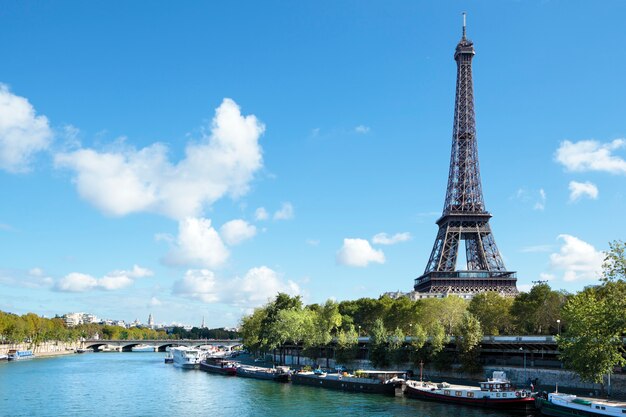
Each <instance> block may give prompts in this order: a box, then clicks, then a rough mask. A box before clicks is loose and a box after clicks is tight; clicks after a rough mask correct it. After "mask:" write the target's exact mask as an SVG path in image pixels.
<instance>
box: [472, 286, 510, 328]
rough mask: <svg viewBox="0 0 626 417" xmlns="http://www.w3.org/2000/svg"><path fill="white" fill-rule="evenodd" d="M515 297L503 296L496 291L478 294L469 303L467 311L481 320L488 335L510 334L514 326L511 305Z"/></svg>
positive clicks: (482, 326) (481, 324)
mask: <svg viewBox="0 0 626 417" xmlns="http://www.w3.org/2000/svg"><path fill="white" fill-rule="evenodd" d="M512 305H513V298H510V297H503V296H501V295H500V294H498V293H496V292H494V291H485V292H482V293H480V294H476V295H475V296H474V298H472V300H471V301H470V303H469V306H468V307H467V311H469V312H470V313H472V315H473V316H474V317H476V319H477V320H478V321H479V322H480V326H481V328H482V331H483V333H484V334H486V335H490V336H497V335H499V334H508V333H509V332H510V331H511V330H512V327H513V318H512V317H511V306H512Z"/></svg>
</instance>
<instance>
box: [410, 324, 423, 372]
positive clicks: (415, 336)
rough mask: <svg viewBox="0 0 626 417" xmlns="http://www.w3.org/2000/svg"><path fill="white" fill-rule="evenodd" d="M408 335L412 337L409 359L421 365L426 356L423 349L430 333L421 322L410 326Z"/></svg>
mask: <svg viewBox="0 0 626 417" xmlns="http://www.w3.org/2000/svg"><path fill="white" fill-rule="evenodd" d="M407 336H409V337H410V342H409V346H408V349H409V361H411V363H413V364H414V365H415V366H417V365H419V363H420V362H421V361H423V360H424V359H426V358H425V355H424V352H423V349H424V345H425V344H426V341H427V340H428V335H427V334H426V331H425V330H424V328H423V327H422V326H420V325H419V324H415V325H413V326H410V328H409V333H408V334H407Z"/></svg>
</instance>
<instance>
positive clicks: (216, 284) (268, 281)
mask: <svg viewBox="0 0 626 417" xmlns="http://www.w3.org/2000/svg"><path fill="white" fill-rule="evenodd" d="M278 292H284V293H287V294H290V295H297V294H299V293H300V287H299V286H298V284H296V283H295V282H293V281H291V280H287V281H284V280H282V279H281V278H280V277H279V275H278V274H277V273H276V272H275V271H274V270H272V269H270V268H268V267H266V266H261V267H256V268H251V269H250V270H248V271H247V272H246V274H245V275H244V276H243V277H235V278H233V279H231V280H220V279H218V278H217V277H216V276H215V274H214V273H213V272H212V271H210V270H207V269H201V270H188V271H187V272H186V274H185V276H184V277H183V278H182V279H180V280H178V281H176V282H175V283H174V287H173V289H172V293H173V294H175V295H178V296H181V297H185V298H191V299H196V300H199V301H202V302H204V303H216V302H221V303H230V304H234V305H238V306H245V307H256V306H258V305H261V304H264V303H266V302H267V301H268V300H269V299H270V298H272V297H274V296H276V294H277V293H278Z"/></svg>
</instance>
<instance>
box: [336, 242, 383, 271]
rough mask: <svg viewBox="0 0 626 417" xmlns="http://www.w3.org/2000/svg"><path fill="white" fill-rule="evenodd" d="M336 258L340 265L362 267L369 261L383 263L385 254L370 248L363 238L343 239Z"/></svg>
mask: <svg viewBox="0 0 626 417" xmlns="http://www.w3.org/2000/svg"><path fill="white" fill-rule="evenodd" d="M336 260H337V263H338V264H340V265H347V266H359V267H363V266H367V265H368V264H369V263H370V262H376V263H380V264H383V263H385V254H384V253H383V251H382V250H375V249H374V248H372V247H371V246H370V243H369V242H368V241H367V240H365V239H344V240H343V246H342V247H341V249H339V251H338V252H337V258H336Z"/></svg>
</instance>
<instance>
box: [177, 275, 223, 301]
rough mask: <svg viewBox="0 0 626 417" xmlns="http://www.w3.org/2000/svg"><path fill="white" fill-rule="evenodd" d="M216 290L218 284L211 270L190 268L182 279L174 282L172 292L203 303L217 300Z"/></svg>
mask: <svg viewBox="0 0 626 417" xmlns="http://www.w3.org/2000/svg"><path fill="white" fill-rule="evenodd" d="M218 290H219V286H218V285H217V280H216V279H215V274H214V273H213V272H212V271H209V270H208V269H191V270H189V271H187V272H186V273H185V276H184V277H183V279H181V280H178V281H176V282H175V283H174V288H173V289H172V293H174V294H176V295H179V296H181V297H186V298H192V299H196V300H200V301H202V302H204V303H213V302H216V301H218V300H219V297H218V295H217V292H218Z"/></svg>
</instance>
